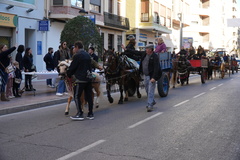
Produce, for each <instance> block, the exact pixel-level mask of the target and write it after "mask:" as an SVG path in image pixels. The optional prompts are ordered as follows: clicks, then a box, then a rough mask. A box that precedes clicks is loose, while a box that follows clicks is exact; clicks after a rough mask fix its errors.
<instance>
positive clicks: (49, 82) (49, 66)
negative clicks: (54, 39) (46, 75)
mask: <svg viewBox="0 0 240 160" xmlns="http://www.w3.org/2000/svg"><path fill="white" fill-rule="evenodd" d="M52 54H53V48H52V47H49V48H48V53H47V54H46V55H45V56H44V58H43V60H44V62H45V63H46V69H47V71H53V70H54V60H53V56H52ZM47 86H48V87H54V84H52V79H47Z"/></svg>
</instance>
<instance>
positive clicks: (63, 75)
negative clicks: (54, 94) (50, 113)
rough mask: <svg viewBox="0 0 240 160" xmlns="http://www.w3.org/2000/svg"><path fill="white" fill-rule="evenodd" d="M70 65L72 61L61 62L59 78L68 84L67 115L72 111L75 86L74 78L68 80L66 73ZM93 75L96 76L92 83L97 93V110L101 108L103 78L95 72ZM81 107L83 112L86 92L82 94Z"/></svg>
mask: <svg viewBox="0 0 240 160" xmlns="http://www.w3.org/2000/svg"><path fill="white" fill-rule="evenodd" d="M70 63H71V61H68V60H66V61H61V62H60V63H59V64H58V69H59V76H60V78H63V79H64V81H65V84H66V88H67V90H68V93H69V97H68V103H67V106H66V109H65V115H68V114H69V109H70V103H71V101H72V99H73V95H74V93H73V84H74V81H75V80H74V78H68V77H67V75H66V71H67V68H68V67H69V66H70ZM93 74H94V75H95V76H94V77H95V78H94V79H93V81H92V88H93V89H94V91H95V92H96V100H95V104H94V106H95V107H96V108H98V107H99V97H100V94H101V91H100V90H101V88H100V82H101V78H100V76H99V75H98V74H97V73H95V72H93ZM92 98H93V101H94V92H93V91H92ZM81 103H82V104H81V106H82V110H83V106H84V105H85V104H86V103H87V102H86V101H85V97H84V92H83V93H82V95H81Z"/></svg>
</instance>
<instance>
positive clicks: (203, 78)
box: [201, 68, 207, 84]
mask: <svg viewBox="0 0 240 160" xmlns="http://www.w3.org/2000/svg"><path fill="white" fill-rule="evenodd" d="M206 79H207V72H206V69H205V68H203V69H202V71H201V82H202V84H204V83H205V82H206Z"/></svg>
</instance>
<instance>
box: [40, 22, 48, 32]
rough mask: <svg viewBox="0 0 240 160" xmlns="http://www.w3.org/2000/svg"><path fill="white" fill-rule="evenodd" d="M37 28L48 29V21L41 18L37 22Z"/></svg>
mask: <svg viewBox="0 0 240 160" xmlns="http://www.w3.org/2000/svg"><path fill="white" fill-rule="evenodd" d="M38 30H39V31H49V21H48V20H41V21H39V22H38Z"/></svg>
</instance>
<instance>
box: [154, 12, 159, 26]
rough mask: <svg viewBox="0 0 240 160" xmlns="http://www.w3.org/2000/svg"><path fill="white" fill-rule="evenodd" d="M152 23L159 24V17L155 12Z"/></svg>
mask: <svg viewBox="0 0 240 160" xmlns="http://www.w3.org/2000/svg"><path fill="white" fill-rule="evenodd" d="M154 23H157V24H159V15H158V13H157V12H154Z"/></svg>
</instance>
